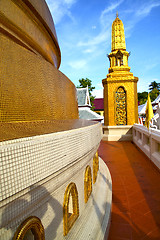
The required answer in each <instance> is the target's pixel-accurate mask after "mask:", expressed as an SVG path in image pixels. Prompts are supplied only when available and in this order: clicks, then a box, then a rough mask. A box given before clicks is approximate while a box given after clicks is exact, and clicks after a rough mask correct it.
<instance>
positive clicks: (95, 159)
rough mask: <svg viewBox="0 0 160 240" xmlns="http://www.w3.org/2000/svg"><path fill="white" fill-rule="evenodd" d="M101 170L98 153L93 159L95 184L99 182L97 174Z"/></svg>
mask: <svg viewBox="0 0 160 240" xmlns="http://www.w3.org/2000/svg"><path fill="white" fill-rule="evenodd" d="M98 170H99V158H98V152H96V154H95V155H94V157H93V184H94V183H95V182H96V180H97V173H98Z"/></svg>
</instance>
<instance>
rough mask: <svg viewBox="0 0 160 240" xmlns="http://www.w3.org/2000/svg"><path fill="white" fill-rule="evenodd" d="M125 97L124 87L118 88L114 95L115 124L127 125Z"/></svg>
mask: <svg viewBox="0 0 160 240" xmlns="http://www.w3.org/2000/svg"><path fill="white" fill-rule="evenodd" d="M126 106H127V97H126V91H125V89H124V87H122V86H120V87H118V89H117V91H116V93H115V123H116V125H127V107H126Z"/></svg>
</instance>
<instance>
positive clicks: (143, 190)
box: [99, 141, 160, 240]
mask: <svg viewBox="0 0 160 240" xmlns="http://www.w3.org/2000/svg"><path fill="white" fill-rule="evenodd" d="M99 156H100V157H101V158H102V159H103V160H104V162H105V163H106V164H107V166H108V168H109V170H110V173H111V177H112V188H113V189H112V190H113V199H112V213H111V226H110V231H109V237H108V240H142V239H143V240H149V239H150V240H151V239H152V240H160V171H159V170H158V169H157V168H156V167H155V166H154V164H153V163H152V162H150V160H149V158H148V157H146V155H145V154H143V153H142V152H141V151H140V150H139V149H137V148H136V146H135V145H134V144H133V143H131V142H106V141H102V142H101V144H100V147H99ZM106 239H107V237H106V238H105V240H106Z"/></svg>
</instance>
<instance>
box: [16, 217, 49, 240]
mask: <svg viewBox="0 0 160 240" xmlns="http://www.w3.org/2000/svg"><path fill="white" fill-rule="evenodd" d="M27 235H28V236H29V235H30V236H31V235H32V236H33V239H34V240H45V235H44V228H43V225H42V223H41V220H40V219H39V218H38V217H35V216H31V217H28V218H27V219H25V220H24V221H23V222H22V223H21V224H20V226H19V227H18V229H17V231H16V232H15V234H14V237H13V240H23V239H27Z"/></svg>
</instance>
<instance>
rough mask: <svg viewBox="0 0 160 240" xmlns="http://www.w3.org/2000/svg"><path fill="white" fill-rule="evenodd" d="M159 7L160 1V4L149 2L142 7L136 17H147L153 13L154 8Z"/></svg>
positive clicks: (159, 2)
mask: <svg viewBox="0 0 160 240" xmlns="http://www.w3.org/2000/svg"><path fill="white" fill-rule="evenodd" d="M158 6H160V1H158V2H156V1H155V2H148V3H147V4H145V5H143V6H141V7H140V8H139V9H138V10H137V12H136V15H137V16H141V17H145V16H147V15H148V14H149V13H150V12H151V10H152V8H154V7H158Z"/></svg>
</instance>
